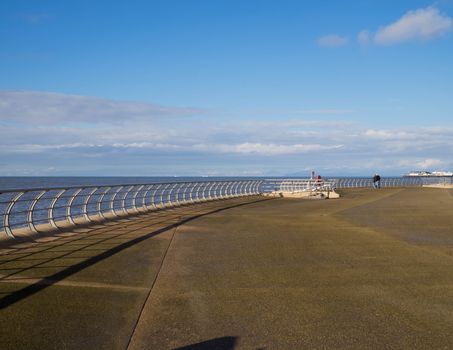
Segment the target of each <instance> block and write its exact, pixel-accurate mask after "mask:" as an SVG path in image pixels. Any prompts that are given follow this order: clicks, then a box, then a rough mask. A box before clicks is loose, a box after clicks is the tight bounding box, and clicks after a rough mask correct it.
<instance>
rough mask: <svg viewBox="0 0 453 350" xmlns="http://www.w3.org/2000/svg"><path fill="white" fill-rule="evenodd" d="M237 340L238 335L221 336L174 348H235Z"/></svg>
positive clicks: (176, 349) (208, 349)
mask: <svg viewBox="0 0 453 350" xmlns="http://www.w3.org/2000/svg"><path fill="white" fill-rule="evenodd" d="M237 341H238V337H221V338H215V339H210V340H206V341H203V342H200V343H196V344H191V345H187V346H183V347H180V348H175V349H174V350H212V349H216V350H233V349H234V348H235V347H236V344H237Z"/></svg>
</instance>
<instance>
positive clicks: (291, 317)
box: [0, 188, 453, 349]
mask: <svg viewBox="0 0 453 350" xmlns="http://www.w3.org/2000/svg"><path fill="white" fill-rule="evenodd" d="M341 194H342V197H341V198H340V199H337V200H306V199H286V198H260V197H253V198H242V199H235V200H226V201H218V202H213V203H205V204H202V205H194V206H189V207H183V208H175V209H171V210H168V211H164V212H160V213H153V214H148V215H143V216H139V217H136V218H131V219H129V220H122V221H119V222H114V223H106V224H104V225H98V226H94V227H91V228H83V229H78V230H76V231H77V232H68V233H64V234H60V235H59V236H58V237H45V238H43V240H42V242H37V243H25V244H19V245H16V246H13V247H9V248H3V249H2V250H1V255H0V281H1V282H0V293H1V295H0V297H1V300H0V307H1V310H0V322H1V325H2V326H1V327H0V339H1V342H2V344H1V345H2V349H33V348H34V349H44V348H45V349H63V348H64V349H127V348H129V349H174V348H183V349H184V348H186V349H211V348H212V349H260V348H267V349H282V348H283V349H285V348H287V349H295V348H309V349H311V348H316V349H332V348H334V349H341V348H343V349H351V348H356V349H367V348H368V349H381V348H392V349H417V348H418V349H439V348H445V349H448V348H451V347H453V332H452V331H451V330H452V329H453V312H452V305H453V229H452V228H453V192H452V190H450V189H431V188H406V189H403V188H397V189H382V190H370V189H355V190H343V191H342V192H341ZM54 238H56V239H54Z"/></svg>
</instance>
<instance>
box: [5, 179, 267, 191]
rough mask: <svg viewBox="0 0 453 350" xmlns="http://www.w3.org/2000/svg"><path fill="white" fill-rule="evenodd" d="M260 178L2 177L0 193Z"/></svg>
mask: <svg viewBox="0 0 453 350" xmlns="http://www.w3.org/2000/svg"><path fill="white" fill-rule="evenodd" d="M257 178H258V177H211V176H209V177H204V176H203V177H195V176H187V177H183V176H181V177H180V176H144V177H138V176H61V177H60V176H0V191H5V190H16V189H40V188H61V187H70V186H101V185H109V186H112V185H132V184H151V183H166V182H186V181H220V180H229V181H232V180H248V179H257Z"/></svg>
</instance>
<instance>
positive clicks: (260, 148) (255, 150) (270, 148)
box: [193, 142, 342, 156]
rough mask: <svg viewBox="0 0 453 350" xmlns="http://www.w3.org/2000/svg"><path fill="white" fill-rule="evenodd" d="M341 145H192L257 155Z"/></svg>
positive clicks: (311, 150) (209, 150) (324, 148)
mask: <svg viewBox="0 0 453 350" xmlns="http://www.w3.org/2000/svg"><path fill="white" fill-rule="evenodd" d="M341 147H342V145H333V146H332V145H321V144H292V145H284V144H273V143H270V144H263V143H250V142H244V143H241V144H199V145H195V146H194V147H193V149H194V150H199V151H204V152H222V153H240V154H259V155H268V156H273V155H283V154H294V153H305V152H320V151H326V150H335V149H339V148H341Z"/></svg>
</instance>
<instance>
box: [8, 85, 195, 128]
mask: <svg viewBox="0 0 453 350" xmlns="http://www.w3.org/2000/svg"><path fill="white" fill-rule="evenodd" d="M203 112H204V111H202V110H201V109H196V108H184V107H182V108H180V107H165V106H160V105H157V104H151V103H144V102H129V101H114V100H108V99H102V98H96V97H86V96H79V95H67V94H59V93H52V92H37V91H0V120H8V121H15V122H27V123H36V124H43V123H45V124H55V123H61V122H66V123H90V124H96V123H108V124H111V123H124V122H126V121H131V120H134V121H136V120H148V119H153V118H165V117H178V116H188V115H198V114H203Z"/></svg>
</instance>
